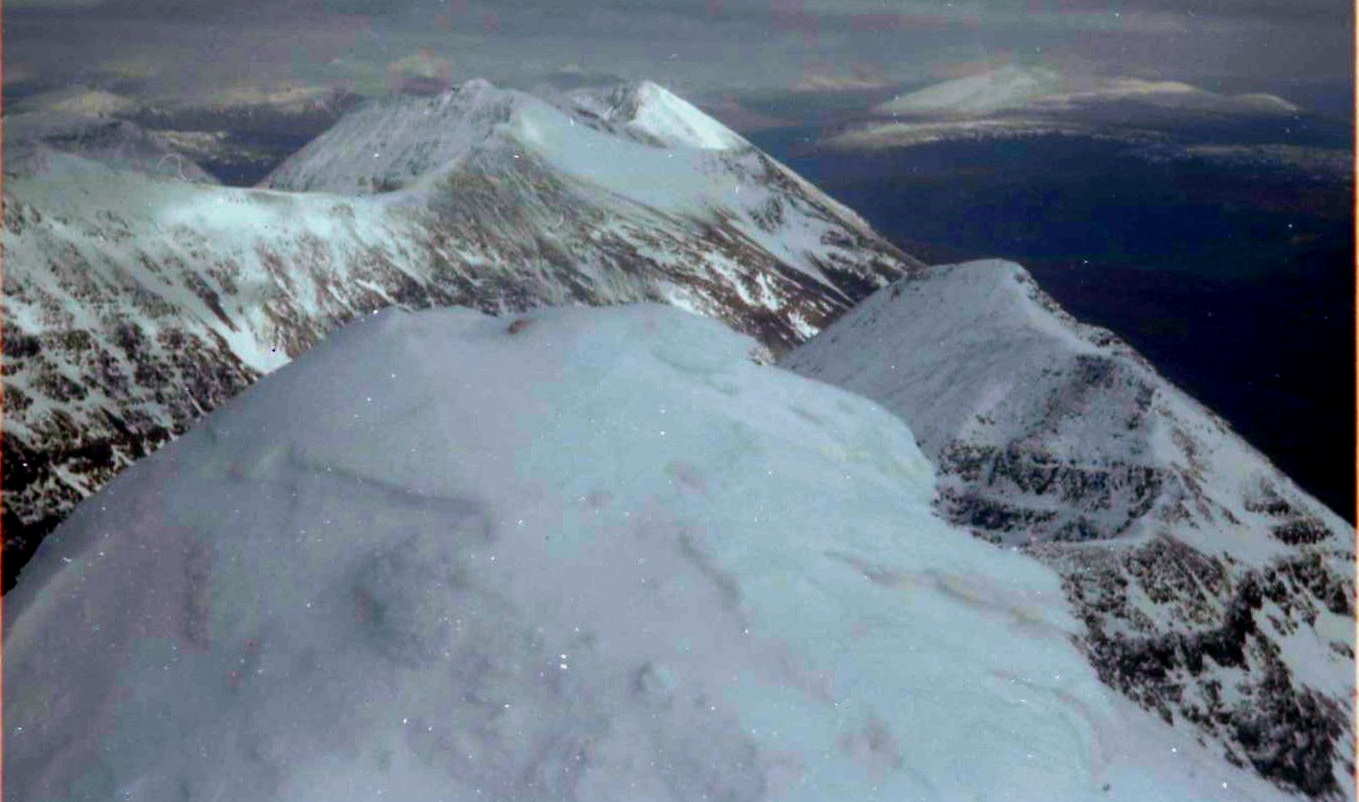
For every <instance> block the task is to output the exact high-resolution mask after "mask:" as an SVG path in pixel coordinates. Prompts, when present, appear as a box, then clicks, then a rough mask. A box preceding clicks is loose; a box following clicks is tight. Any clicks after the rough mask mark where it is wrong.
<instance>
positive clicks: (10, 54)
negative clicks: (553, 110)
mask: <svg viewBox="0 0 1359 802" xmlns="http://www.w3.org/2000/svg"><path fill="white" fill-rule="evenodd" d="M1352 10H1353V6H1352V3H1351V2H1350V0H957V1H956V2H937V3H923V2H918V1H917V0H517V1H516V0H5V4H4V19H3V23H4V36H5V42H4V46H5V63H4V79H5V84H6V86H7V87H8V88H9V89H10V90H11V92H16V93H17V92H24V91H35V90H37V89H40V88H51V87H61V86H69V85H73V84H90V85H97V86H103V87H107V88H114V89H119V90H121V91H126V92H129V93H133V94H141V95H150V96H157V95H173V96H183V95H190V96H198V97H212V96H216V95H219V94H222V93H226V92H232V91H239V90H241V89H243V88H274V87H286V86H291V85H304V86H321V85H337V84H339V85H347V86H350V87H353V88H356V89H358V90H359V91H363V92H379V91H382V90H383V88H384V87H387V86H390V85H392V83H393V81H394V80H396V78H394V76H395V77H398V78H399V77H400V76H403V75H411V74H415V75H430V76H433V77H436V78H438V79H440V80H444V79H448V80H454V81H457V80H463V79H467V78H472V77H486V78H489V79H491V80H492V81H495V82H499V83H505V84H511V85H522V84H526V83H531V82H533V81H534V80H535V79H536V78H538V77H540V76H542V75H544V74H548V73H551V72H553V71H559V70H579V71H583V72H585V73H587V74H609V75H617V76H619V77H622V78H642V77H646V78H652V79H654V80H658V81H660V82H661V83H665V84H667V85H670V86H672V87H673V88H675V89H677V90H680V91H683V92H686V93H691V94H694V95H697V96H700V97H707V98H713V97H718V96H721V95H723V94H726V95H730V94H735V93H740V92H748V91H762V90H779V89H786V88H789V87H791V86H794V85H796V84H797V83H798V82H799V81H802V80H804V79H805V78H806V77H807V76H809V75H813V76H819V77H821V78H823V79H824V78H836V79H848V78H851V77H854V76H858V77H859V78H860V79H861V80H900V81H913V80H923V79H928V78H931V77H951V76H954V75H958V74H964V73H967V72H969V71H975V70H976V69H978V67H979V65H982V64H994V63H1000V62H1005V61H1011V60H1017V61H1033V62H1041V63H1046V64H1050V65H1054V66H1057V67H1059V68H1061V69H1063V70H1066V71H1068V72H1071V73H1082V74H1089V73H1094V74H1117V75H1130V76H1136V77H1145V78H1168V79H1177V80H1186V81H1190V82H1193V83H1198V84H1202V85H1205V86H1208V87H1210V88H1220V89H1224V90H1229V91H1271V92H1277V93H1279V94H1283V95H1285V96H1287V95H1289V94H1297V93H1305V92H1310V91H1316V87H1326V86H1331V87H1333V89H1332V91H1335V90H1336V89H1339V88H1340V87H1343V86H1344V85H1346V84H1347V83H1348V81H1349V74H1350V72H1351V69H1352V63H1353V62H1352V58H1351V52H1352V51H1351V47H1352V45H1351V32H1352V27H1353V23H1352Z"/></svg>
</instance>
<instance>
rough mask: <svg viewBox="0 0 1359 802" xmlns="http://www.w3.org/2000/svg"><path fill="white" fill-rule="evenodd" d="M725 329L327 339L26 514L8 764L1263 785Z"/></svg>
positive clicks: (946, 785) (604, 321)
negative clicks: (1119, 669)
mask: <svg viewBox="0 0 1359 802" xmlns="http://www.w3.org/2000/svg"><path fill="white" fill-rule="evenodd" d="M755 345H756V343H754V342H753V341H751V340H749V339H747V338H744V337H738V336H735V335H734V334H732V333H731V332H729V331H726V330H723V329H722V327H720V326H719V325H717V324H716V323H714V322H712V321H709V320H702V319H700V318H697V317H694V316H691V315H686V314H684V313H682V312H679V311H677V310H673V309H667V308H665V307H661V306H656V305H645V306H638V307H631V308H618V309H607V310H581V309H553V310H537V311H534V312H531V313H529V314H528V315H527V316H525V317H522V318H519V319H516V320H514V321H512V322H508V321H505V320H496V319H494V318H489V317H486V316H483V315H479V314H476V313H473V312H470V311H468V310H436V311H426V312H422V313H418V314H410V313H402V312H398V311H389V312H386V313H383V314H382V315H380V316H378V317H376V318H373V319H370V320H367V321H364V322H363V323H361V324H358V325H355V326H353V327H351V328H349V329H346V330H345V331H343V332H340V333H339V334H337V335H335V336H333V337H332V338H330V339H328V340H327V341H326V342H324V343H322V344H321V345H320V346H319V347H317V348H316V349H314V350H312V351H311V352H309V353H307V354H305V355H303V356H302V357H301V358H300V359H298V360H297V361H296V362H295V363H294V364H292V365H289V366H287V367H285V368H284V369H282V370H280V371H278V372H277V373H276V374H274V375H272V376H270V377H267V378H265V379H264V380H263V381H261V382H260V383H259V384H258V385H257V386H256V387H254V388H251V389H250V390H249V391H247V392H246V393H245V394H243V395H242V396H240V397H238V398H236V399H234V400H233V401H231V402H229V403H228V404H226V405H224V407H223V408H222V409H219V410H217V411H216V412H215V413H213V414H212V415H211V416H210V417H209V418H208V419H206V420H204V421H202V422H200V424H199V425H198V426H197V427H196V428H195V429H194V431H192V432H190V433H189V434H188V435H186V436H185V437H183V438H182V439H180V440H179V441H178V442H176V443H174V444H171V445H170V446H169V447H167V448H165V449H163V450H162V451H161V452H159V453H157V454H155V455H153V456H152V457H150V458H149V459H147V460H146V461H144V462H142V463H140V464H138V465H137V466H135V467H133V468H132V469H131V470H129V471H128V472H126V473H125V474H123V475H122V476H120V477H119V478H118V479H117V480H115V481H114V483H113V484H112V485H111V486H110V487H109V488H107V489H106V490H105V491H104V492H102V493H101V494H99V495H98V496H96V497H95V498H93V499H91V500H90V502H89V503H88V504H85V505H82V507H81V508H80V509H79V510H78V511H77V513H76V514H75V515H74V516H72V518H71V519H70V520H69V521H67V522H66V523H65V524H64V525H63V526H62V527H61V528H60V529H58V530H57V531H56V532H55V533H54V535H53V536H52V537H51V538H49V539H48V540H47V541H46V542H45V543H44V544H43V546H42V548H41V549H40V551H39V553H38V555H37V556H36V558H35V560H34V566H33V569H32V571H31V572H26V573H25V575H24V576H23V577H22V578H21V580H20V583H19V586H18V588H17V589H16V591H15V592H14V593H12V594H11V595H10V597H9V598H8V599H6V604H5V608H4V613H5V616H6V621H5V628H4V631H5V643H4V646H5V654H6V666H5V667H6V677H5V680H6V689H7V691H8V692H7V693H6V695H5V709H4V714H5V722H6V726H7V728H8V731H7V740H6V749H5V753H4V760H5V765H4V770H5V778H6V792H7V794H8V796H7V798H8V799H11V800H14V802H33V801H34V800H39V799H44V800H49V799H66V800H70V801H71V802H75V800H95V799H101V800H102V799H110V798H115V799H116V798H122V799H212V798H219V799H235V800H256V801H257V802H268V801H269V800H289V802H311V801H312V800H318V801H319V800H325V801H326V802H350V801H351V800H352V801H353V802H357V801H358V800H369V799H378V798H390V799H398V800H402V801H403V802H426V801H428V802H433V801H434V800H457V801H458V802H463V801H466V800H474V799H493V800H522V801H523V802H536V801H537V800H543V801H544V802H546V800H553V801H554V802H563V801H568V800H582V802H584V800H590V801H591V802H597V801H599V800H619V801H620V802H621V801H622V800H692V799H702V798H708V799H723V800H731V801H732V802H747V801H751V802H753V801H754V800H774V799H779V800H785V802H802V801H804V800H805V801H806V802H812V801H813V800H815V802H851V800H852V801H853V802H873V800H883V801H884V802H888V801H890V802H898V801H899V800H904V799H912V800H927V801H928V800H939V801H940V802H943V801H945V800H947V801H951V800H956V799H1011V800H1024V801H1027V800H1033V801H1034V802H1037V800H1054V799H1057V800H1068V801H1070V802H1081V801H1082V800H1090V801H1091V802H1094V801H1095V800H1099V801H1100V802H1103V801H1104V800H1110V799H1118V800H1148V801H1151V800H1156V801H1159V800H1164V799H1196V800H1205V801H1208V800H1223V801H1224V802H1225V801H1226V800H1267V799H1272V800H1282V799H1284V798H1285V797H1284V795H1283V794H1281V793H1279V792H1277V791H1276V790H1275V789H1272V788H1270V787H1269V786H1268V785H1266V784H1264V783H1261V782H1260V781H1258V780H1257V779H1255V778H1253V777H1251V776H1250V775H1249V774H1247V773H1245V772H1241V771H1239V770H1236V769H1233V768H1232V767H1230V766H1228V765H1226V764H1225V763H1222V762H1221V761H1220V760H1217V759H1216V758H1215V757H1214V756H1213V755H1211V754H1210V753H1208V752H1207V751H1205V750H1203V749H1201V748H1199V747H1198V746H1197V745H1195V744H1194V743H1193V741H1192V740H1191V739H1189V738H1187V737H1184V735H1183V734H1182V733H1177V732H1176V731H1175V730H1174V729H1172V728H1170V727H1167V726H1165V725H1164V724H1162V723H1161V722H1159V721H1157V720H1156V719H1155V718H1154V717H1153V716H1149V715H1147V714H1145V713H1144V712H1142V711H1139V710H1137V709H1136V708H1135V707H1134V706H1132V705H1131V704H1129V703H1127V702H1126V700H1123V699H1122V698H1121V697H1119V696H1118V695H1117V694H1113V693H1111V692H1109V691H1108V689H1107V688H1105V687H1104V686H1103V685H1102V684H1101V683H1100V682H1099V681H1098V679H1097V677H1096V676H1095V674H1094V672H1093V671H1091V670H1090V668H1089V667H1088V666H1087V665H1085V663H1084V661H1083V659H1082V657H1081V655H1080V654H1079V652H1078V651H1077V649H1076V648H1074V646H1073V644H1072V643H1071V640H1070V636H1071V634H1072V632H1073V631H1074V630H1075V628H1076V627H1077V624H1076V622H1075V621H1074V620H1072V619H1071V617H1070V616H1069V615H1068V614H1067V613H1066V612H1065V611H1064V610H1063V609H1062V604H1061V600H1060V592H1059V591H1060V587H1059V584H1058V579H1057V577H1056V576H1055V575H1054V574H1053V573H1052V572H1050V571H1048V570H1046V569H1045V568H1043V567H1042V566H1041V565H1038V564H1037V563H1035V562H1034V561H1032V560H1030V559H1028V558H1026V557H1024V556H1022V555H1017V554H1009V553H1004V552H995V551H994V550H992V549H990V548H989V547H987V546H986V545H985V544H982V543H979V542H976V541H975V540H973V539H971V538H969V537H967V535H966V534H965V533H963V532H961V531H959V530H957V529H954V528H951V527H949V526H948V525H946V524H945V523H944V522H942V521H940V520H939V519H938V518H936V517H935V516H934V515H932V514H931V511H930V497H931V489H932V476H931V471H930V468H929V465H928V463H927V461H926V460H925V459H924V457H923V455H922V454H921V452H920V450H919V449H918V448H917V447H916V446H915V444H914V443H913V442H912V438H911V434H910V432H909V431H908V430H907V428H906V427H905V426H903V425H902V424H901V423H900V422H899V421H897V420H894V419H893V418H892V417H891V415H889V414H888V413H887V412H886V411H884V410H883V409H881V408H880V407H878V406H876V405H874V404H871V403H869V402H867V401H865V400H863V399H861V398H855V397H852V396H850V395H848V394H846V393H843V392H840V391H837V390H834V389H833V388H829V387H826V386H824V385H821V384H818V383H815V382H808V381H805V380H802V379H800V378H798V377H796V376H793V375H791V374H788V373H786V372H784V371H781V370H777V369H775V368H772V367H767V366H758V365H755V364H752V362H751V361H750V360H749V358H748V356H747V354H748V353H749V352H750V351H751V350H752V348H753V347H755ZM1001 643H1003V644H1004V648H1003V649H998V648H996V646H997V644H1001ZM205 758H206V759H205Z"/></svg>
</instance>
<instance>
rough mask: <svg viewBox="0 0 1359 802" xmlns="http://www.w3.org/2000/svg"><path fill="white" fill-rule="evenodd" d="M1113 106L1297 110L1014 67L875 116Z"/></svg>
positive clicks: (1269, 99) (938, 87)
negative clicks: (1118, 103) (1109, 104)
mask: <svg viewBox="0 0 1359 802" xmlns="http://www.w3.org/2000/svg"><path fill="white" fill-rule="evenodd" d="M1114 102H1127V103H1136V104H1141V105H1144V106H1148V107H1161V108H1166V109H1177V110H1181V111H1186V112H1188V111H1197V112H1209V113H1219V114H1291V113H1293V112H1296V111H1298V110H1299V109H1298V107H1297V106H1295V105H1293V104H1292V103H1289V102H1288V101H1286V100H1284V99H1283V98H1281V97H1277V96H1275V95H1268V94H1262V93H1251V94H1242V95H1224V94H1219V93H1217V92H1211V91H1209V90H1206V89H1202V88H1200V87H1197V86H1193V85H1191V84H1187V83H1184V82H1182V81H1148V80H1144V79H1140V78H1126V77H1107V78H1079V77H1072V76H1066V75H1063V74H1062V73H1059V72H1058V71H1056V70H1054V69H1052V68H1050V67H1042V66H1021V65H1013V64H1012V65H1006V66H1004V67H1000V68H997V69H994V70H990V71H987V72H983V73H979V74H977V75H969V76H966V77H963V78H955V79H952V80H949V81H944V82H943V83H938V84H933V85H931V86H927V87H925V88H924V89H917V90H915V91H913V92H907V93H906V94H903V95H898V96H897V97H895V98H892V99H891V100H889V101H887V102H885V103H882V104H880V105H878V106H875V107H874V109H873V111H874V112H876V113H878V114H881V115H980V114H987V113H992V112H1000V111H1011V110H1016V109H1028V110H1031V111H1047V112H1052V111H1058V110H1074V109H1077V108H1080V107H1083V106H1097V105H1100V104H1105V103H1114Z"/></svg>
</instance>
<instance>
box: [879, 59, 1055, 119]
mask: <svg viewBox="0 0 1359 802" xmlns="http://www.w3.org/2000/svg"><path fill="white" fill-rule="evenodd" d="M1062 86H1063V83H1062V76H1061V75H1060V74H1059V73H1058V72H1057V71H1056V70H1053V69H1050V68H1048V67H1022V66H1018V65H1013V64H1010V65H1006V66H1004V67H1000V68H998V69H995V70H990V71H988V72H983V73H980V74H978V75H969V76H966V77H963V78H954V79H952V80H949V81H944V82H943V83H938V84H934V85H932V86H927V87H925V88H924V89H917V90H915V91H913V92H907V93H906V94H903V95H898V96H897V97H895V98H893V99H891V100H889V101H887V102H886V103H882V104H880V105H878V106H875V107H874V109H873V110H874V111H875V112H877V113H879V114H884V115H891V114H905V113H924V114H929V113H955V114H981V113H985V112H992V111H999V110H1001V109H1012V108H1021V107H1023V106H1025V105H1026V104H1028V103H1029V102H1030V101H1032V100H1033V99H1034V98H1038V97H1043V96H1045V95H1053V94H1057V93H1058V92H1060V91H1061V88H1062Z"/></svg>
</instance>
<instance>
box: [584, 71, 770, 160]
mask: <svg viewBox="0 0 1359 802" xmlns="http://www.w3.org/2000/svg"><path fill="white" fill-rule="evenodd" d="M567 98H568V101H569V102H570V106H571V108H572V110H573V111H575V112H576V113H583V114H586V115H592V116H594V117H597V118H599V119H600V120H602V121H604V122H605V123H606V124H609V125H611V126H616V127H617V128H618V129H619V130H621V131H623V132H625V133H627V134H631V135H633V136H635V137H637V138H639V139H641V140H642V141H650V142H653V143H655V144H657V145H659V146H661V147H690V148H699V149H702V150H731V149H737V148H745V147H750V143H748V142H747V141H746V140H745V139H743V138H741V136H739V135H738V134H736V133H735V132H734V131H732V130H731V129H729V128H727V127H726V126H725V125H723V124H722V123H720V122H718V121H717V120H715V119H713V118H712V117H710V116H708V115H707V114H705V113H704V112H703V111H701V110H699V108H698V107H696V106H694V105H693V104H692V103H690V102H689V101H687V100H685V99H683V98H681V97H679V96H678V95H676V94H674V93H673V92H671V91H670V90H668V89H666V88H665V87H663V86H661V85H659V84H657V83H655V82H653V81H638V82H635V83H625V84H621V85H619V86H616V87H613V88H610V89H579V90H576V91H574V92H571V93H570V94H569V95H567Z"/></svg>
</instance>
